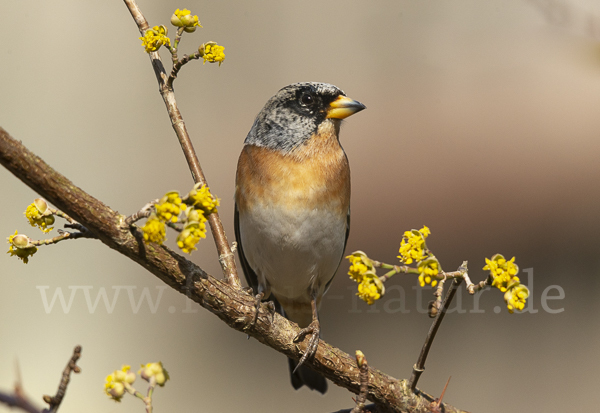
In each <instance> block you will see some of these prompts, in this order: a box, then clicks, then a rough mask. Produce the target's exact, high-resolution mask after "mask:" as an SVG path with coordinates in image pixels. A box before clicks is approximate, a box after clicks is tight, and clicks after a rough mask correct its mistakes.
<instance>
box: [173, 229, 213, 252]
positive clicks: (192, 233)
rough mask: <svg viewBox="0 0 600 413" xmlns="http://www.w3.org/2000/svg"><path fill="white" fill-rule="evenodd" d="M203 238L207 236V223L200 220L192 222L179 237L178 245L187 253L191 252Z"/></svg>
mask: <svg viewBox="0 0 600 413" xmlns="http://www.w3.org/2000/svg"><path fill="white" fill-rule="evenodd" d="M201 238H206V225H205V224H204V223H200V222H190V223H188V224H187V225H186V226H185V228H184V229H183V231H181V233H180V234H179V236H178V237H177V246H178V247H179V248H180V249H181V250H182V251H183V252H185V253H186V254H191V253H192V251H194V250H195V249H196V244H197V243H198V241H200V239H201Z"/></svg>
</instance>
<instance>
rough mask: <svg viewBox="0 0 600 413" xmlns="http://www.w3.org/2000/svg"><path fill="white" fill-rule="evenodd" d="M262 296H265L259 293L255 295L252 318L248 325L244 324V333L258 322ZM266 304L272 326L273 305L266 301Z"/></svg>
mask: <svg viewBox="0 0 600 413" xmlns="http://www.w3.org/2000/svg"><path fill="white" fill-rule="evenodd" d="M250 291H252V290H250ZM264 296H265V294H264V293H262V292H261V293H258V294H256V296H255V297H254V299H255V303H254V316H253V317H252V319H251V320H250V321H249V322H248V324H246V326H245V327H244V331H248V330H250V329H251V328H252V327H254V326H255V325H256V322H257V321H258V313H259V312H260V304H261V303H262V299H263V297H264ZM266 304H267V308H268V310H269V313H271V324H272V323H273V320H274V317H275V304H273V302H272V301H267V302H266ZM248 338H250V336H248Z"/></svg>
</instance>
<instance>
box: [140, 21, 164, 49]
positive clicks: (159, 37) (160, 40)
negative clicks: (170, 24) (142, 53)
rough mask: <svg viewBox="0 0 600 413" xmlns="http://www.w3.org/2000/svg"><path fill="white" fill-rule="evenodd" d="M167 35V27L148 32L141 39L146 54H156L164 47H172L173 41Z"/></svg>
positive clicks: (158, 27)
mask: <svg viewBox="0 0 600 413" xmlns="http://www.w3.org/2000/svg"><path fill="white" fill-rule="evenodd" d="M167 33H168V30H167V28H166V27H165V26H154V27H153V28H152V29H148V30H146V33H144V37H140V40H141V41H142V46H144V48H145V49H146V53H150V52H156V51H157V50H158V49H159V48H160V47H161V46H163V45H167V46H171V39H169V38H168V37H167Z"/></svg>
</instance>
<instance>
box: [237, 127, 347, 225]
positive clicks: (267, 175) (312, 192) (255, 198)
mask: <svg viewBox="0 0 600 413" xmlns="http://www.w3.org/2000/svg"><path fill="white" fill-rule="evenodd" d="M337 131H338V125H336V124H334V123H333V122H325V123H324V125H323V126H322V127H321V128H320V129H319V131H318V133H317V134H315V135H314V136H313V137H312V138H311V139H310V140H309V141H308V142H306V143H305V144H303V145H301V146H299V147H298V148H296V149H294V150H292V151H290V152H288V153H282V152H281V151H279V150H272V149H269V148H265V147H257V146H249V145H246V146H245V147H244V149H243V150H242V154H241V155H240V159H239V161H238V170H237V177H236V203H237V206H238V209H239V210H240V213H243V212H244V211H247V210H248V209H253V208H254V207H257V206H259V205H261V204H262V205H263V206H264V205H268V206H271V207H278V208H284V209H286V210H294V209H298V208H302V209H320V208H327V209H329V210H332V209H337V210H339V213H340V214H344V215H345V214H346V213H347V211H348V208H349V206H350V168H349V166H348V160H347V158H346V155H345V153H344V151H343V149H342V148H341V146H340V144H339V142H338V140H337Z"/></svg>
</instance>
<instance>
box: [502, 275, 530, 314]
mask: <svg viewBox="0 0 600 413" xmlns="http://www.w3.org/2000/svg"><path fill="white" fill-rule="evenodd" d="M527 297H529V289H528V288H527V287H526V286H524V285H523V284H518V283H517V284H513V285H512V286H511V287H510V288H508V290H507V291H506V292H505V293H504V301H505V302H506V306H507V308H508V312H509V313H511V314H512V313H514V312H515V310H517V311H522V310H523V309H524V308H525V302H526V300H527Z"/></svg>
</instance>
